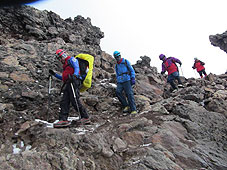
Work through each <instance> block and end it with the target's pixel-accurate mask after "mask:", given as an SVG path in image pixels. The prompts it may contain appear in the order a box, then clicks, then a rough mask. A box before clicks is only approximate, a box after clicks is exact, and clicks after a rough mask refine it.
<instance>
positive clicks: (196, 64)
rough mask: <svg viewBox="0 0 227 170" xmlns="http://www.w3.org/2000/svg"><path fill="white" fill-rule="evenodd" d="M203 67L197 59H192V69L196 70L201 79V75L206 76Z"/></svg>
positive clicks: (202, 63)
mask: <svg viewBox="0 0 227 170" xmlns="http://www.w3.org/2000/svg"><path fill="white" fill-rule="evenodd" d="M204 65H205V63H204V62H202V61H200V60H198V58H194V65H193V66H192V68H193V69H196V70H197V72H198V73H199V75H200V77H201V78H203V74H204V76H205V77H206V76H207V73H206V71H205V67H204Z"/></svg>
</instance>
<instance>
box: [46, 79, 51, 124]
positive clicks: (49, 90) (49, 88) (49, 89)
mask: <svg viewBox="0 0 227 170" xmlns="http://www.w3.org/2000/svg"><path fill="white" fill-rule="evenodd" d="M51 84H52V76H51V75H49V85H48V107H47V122H48V121H49V108H50V97H51V94H50V93H51Z"/></svg>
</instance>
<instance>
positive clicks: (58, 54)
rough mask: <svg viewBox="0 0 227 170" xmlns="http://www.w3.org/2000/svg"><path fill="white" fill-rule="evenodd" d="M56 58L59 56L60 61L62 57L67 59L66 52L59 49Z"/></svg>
mask: <svg viewBox="0 0 227 170" xmlns="http://www.w3.org/2000/svg"><path fill="white" fill-rule="evenodd" d="M56 56H57V58H58V59H59V60H60V59H61V58H62V57H64V58H66V57H67V55H66V53H65V51H64V50H62V49H58V50H57V51H56Z"/></svg>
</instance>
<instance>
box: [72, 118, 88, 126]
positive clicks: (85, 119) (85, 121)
mask: <svg viewBox="0 0 227 170" xmlns="http://www.w3.org/2000/svg"><path fill="white" fill-rule="evenodd" d="M76 123H77V124H82V125H85V124H90V123H91V121H90V119H89V118H81V119H79V120H78V121H76Z"/></svg>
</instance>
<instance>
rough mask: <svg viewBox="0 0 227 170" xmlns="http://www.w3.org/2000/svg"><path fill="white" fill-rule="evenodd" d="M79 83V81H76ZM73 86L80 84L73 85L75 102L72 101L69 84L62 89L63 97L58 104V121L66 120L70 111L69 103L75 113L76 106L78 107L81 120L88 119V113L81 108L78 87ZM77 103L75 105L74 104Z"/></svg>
mask: <svg viewBox="0 0 227 170" xmlns="http://www.w3.org/2000/svg"><path fill="white" fill-rule="evenodd" d="M76 81H80V80H76ZM75 84H77V85H78V84H80V82H77V83H73V87H74V91H75V95H76V100H75V99H74V96H73V91H72V87H71V83H66V85H65V88H64V89H63V97H62V99H61V102H60V108H61V110H60V114H59V120H67V119H68V115H69V109H70V103H71V104H72V106H73V107H74V109H75V110H76V111H78V108H77V106H78V107H79V113H80V117H81V118H88V117H89V116H88V113H87V111H86V109H85V108H84V107H83V105H82V104H81V102H80V92H79V89H78V86H76V85H75ZM76 102H77V103H76Z"/></svg>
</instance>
